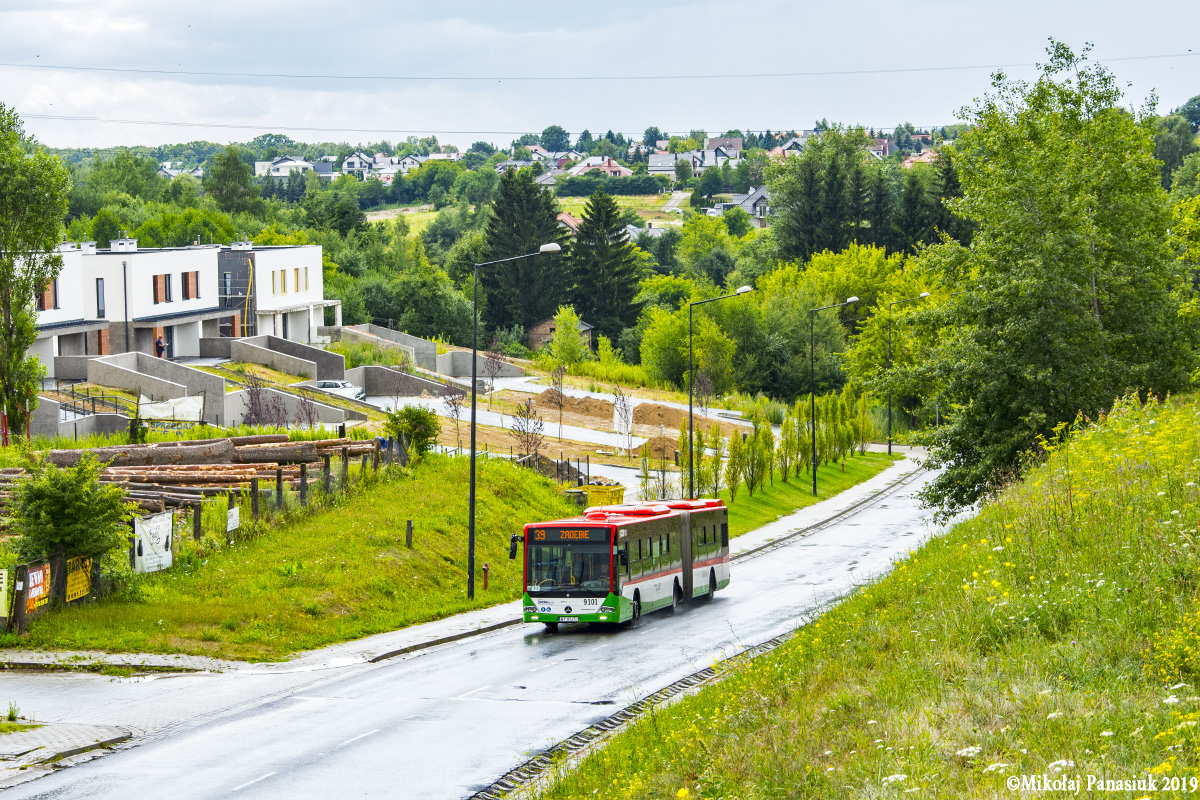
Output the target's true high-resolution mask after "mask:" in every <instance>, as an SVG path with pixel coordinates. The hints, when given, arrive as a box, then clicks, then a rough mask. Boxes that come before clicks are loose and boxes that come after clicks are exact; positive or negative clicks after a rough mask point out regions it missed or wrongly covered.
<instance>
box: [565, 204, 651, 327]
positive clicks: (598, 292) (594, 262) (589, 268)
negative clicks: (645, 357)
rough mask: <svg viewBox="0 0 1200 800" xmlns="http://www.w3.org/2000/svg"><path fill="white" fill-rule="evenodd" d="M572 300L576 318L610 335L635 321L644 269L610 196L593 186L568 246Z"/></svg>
mask: <svg viewBox="0 0 1200 800" xmlns="http://www.w3.org/2000/svg"><path fill="white" fill-rule="evenodd" d="M571 265H572V273H573V277H574V291H573V302H574V305H575V308H576V310H577V311H578V312H579V316H580V317H581V318H582V319H584V320H586V321H587V322H590V323H591V324H592V325H594V326H596V329H597V330H598V332H599V333H600V334H601V335H603V336H607V337H608V338H609V339H613V340H615V339H617V338H618V337H619V336H620V335H621V331H623V330H624V329H626V328H629V327H632V326H633V325H634V324H635V323H636V322H637V317H638V312H639V311H640V309H641V307H640V304H637V303H634V302H633V298H634V297H636V296H637V293H638V284H639V281H641V279H642V270H641V267H640V265H639V264H638V260H637V257H636V256H635V255H634V249H633V245H632V244H631V243H630V241H629V234H628V232H627V231H626V230H625V223H624V222H623V221H622V219H621V208H620V206H618V205H617V201H616V200H615V199H613V196H612V195H610V194H608V193H607V192H605V191H604V190H603V189H599V190H597V192H596V193H595V194H593V195H592V196H591V197H590V198H588V201H587V205H585V206H584V209H583V221H582V222H581V223H580V224H579V232H578V233H577V234H576V236H575V244H574V246H573V247H572V249H571Z"/></svg>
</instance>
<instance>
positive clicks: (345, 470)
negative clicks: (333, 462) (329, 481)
mask: <svg viewBox="0 0 1200 800" xmlns="http://www.w3.org/2000/svg"><path fill="white" fill-rule="evenodd" d="M349 483H350V448H349V446H347V445H342V491H343V492H344V491H346V490H347V489H349V488H350V486H349Z"/></svg>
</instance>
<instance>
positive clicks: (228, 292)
mask: <svg viewBox="0 0 1200 800" xmlns="http://www.w3.org/2000/svg"><path fill="white" fill-rule="evenodd" d="M221 277H222V278H223V279H224V282H225V297H226V300H225V304H226V305H233V299H232V298H233V273H232V272H226V273H224V274H223V275H222V276H221Z"/></svg>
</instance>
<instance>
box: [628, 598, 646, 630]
mask: <svg viewBox="0 0 1200 800" xmlns="http://www.w3.org/2000/svg"><path fill="white" fill-rule="evenodd" d="M630 612H631V613H630V616H629V619H628V620H626V622H625V624H626V625H628V626H629V627H631V628H632V627H633V626H634V625H637V624H638V620H640V619H641V618H642V596H641V595H640V594H635V595H634V596H633V600H632V601H631V602H630Z"/></svg>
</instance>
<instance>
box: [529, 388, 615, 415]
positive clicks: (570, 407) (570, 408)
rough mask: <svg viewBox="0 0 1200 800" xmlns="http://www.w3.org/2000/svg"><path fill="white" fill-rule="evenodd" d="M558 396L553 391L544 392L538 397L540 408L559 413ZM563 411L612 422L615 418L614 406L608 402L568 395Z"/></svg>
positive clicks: (564, 400) (564, 401)
mask: <svg viewBox="0 0 1200 800" xmlns="http://www.w3.org/2000/svg"><path fill="white" fill-rule="evenodd" d="M556 394H557V392H555V391H554V390H553V389H551V390H550V391H547V392H542V393H541V394H539V395H538V397H537V404H538V406H540V407H542V408H550V409H553V410H554V411H558V402H557V400H556V398H555V395H556ZM563 411H564V412H566V413H568V414H581V415H583V416H585V417H595V418H596V419H603V420H609V421H611V420H612V417H613V404H612V403H610V402H609V401H607V400H597V399H596V398H594V397H571V396H570V395H567V396H566V397H565V398H564V399H563Z"/></svg>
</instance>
